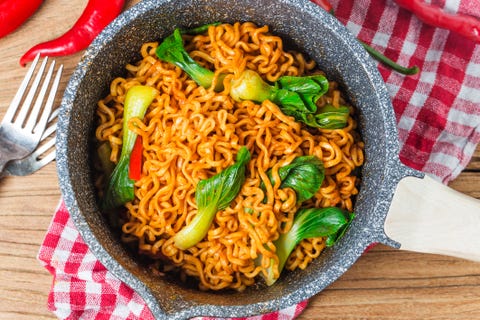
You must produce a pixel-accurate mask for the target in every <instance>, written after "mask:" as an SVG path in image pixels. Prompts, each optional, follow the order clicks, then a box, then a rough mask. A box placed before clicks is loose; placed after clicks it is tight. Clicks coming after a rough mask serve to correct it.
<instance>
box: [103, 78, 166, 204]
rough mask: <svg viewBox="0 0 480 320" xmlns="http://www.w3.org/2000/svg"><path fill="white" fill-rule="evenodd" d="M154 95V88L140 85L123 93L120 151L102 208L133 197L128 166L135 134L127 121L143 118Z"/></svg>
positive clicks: (124, 201) (155, 91)
mask: <svg viewBox="0 0 480 320" xmlns="http://www.w3.org/2000/svg"><path fill="white" fill-rule="evenodd" d="M156 95H157V90H156V89H155V88H152V87H148V86H141V85H138V86H133V87H131V88H130V89H128V91H127V93H126V95H125V103H124V109H123V140H122V152H121V154H120V160H119V161H118V164H117V166H116V167H115V169H114V170H113V172H112V175H111V176H110V180H109V182H108V185H107V190H106V193H105V198H104V199H103V203H102V207H103V209H104V210H109V209H113V208H115V207H118V206H121V205H122V204H124V203H126V202H128V201H131V200H133V198H134V188H133V184H134V181H133V180H132V179H130V178H129V176H128V167H129V162H130V154H131V152H132V149H133V145H134V143H135V139H136V137H137V134H135V133H134V132H132V131H130V130H129V129H128V122H129V121H130V119H132V118H135V117H137V118H140V119H143V117H144V115H145V112H146V110H147V108H148V106H149V105H150V104H151V103H152V101H153V99H154V98H155V96H156Z"/></svg>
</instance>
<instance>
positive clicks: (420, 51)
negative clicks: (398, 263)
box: [38, 0, 480, 320]
mask: <svg viewBox="0 0 480 320" xmlns="http://www.w3.org/2000/svg"><path fill="white" fill-rule="evenodd" d="M430 2H431V3H433V4H437V5H439V6H441V7H444V8H445V10H447V11H450V12H460V13H468V14H471V15H474V16H477V17H480V3H479V1H478V0H448V1H444V0H443V1H442V0H438V1H435V0H432V1H430ZM332 4H333V6H334V9H335V12H336V16H337V18H338V19H339V20H340V21H341V22H342V23H343V24H345V25H346V26H347V28H348V29H349V30H350V31H351V32H352V33H353V34H354V35H355V36H357V37H358V38H359V39H361V40H362V41H364V42H366V43H368V44H370V45H371V46H373V47H374V48H376V49H378V50H379V51H381V52H384V53H385V54H386V55H387V56H389V57H391V58H392V60H394V61H398V62H399V63H401V64H404V65H417V66H419V67H420V69H421V72H420V73H419V74H417V75H415V76H403V75H400V74H398V73H395V72H393V71H391V70H390V69H388V68H386V67H384V66H383V65H379V66H378V67H379V70H380V73H381V75H382V76H383V78H384V80H385V82H386V84H387V88H388V90H389V92H390V95H391V97H392V102H393V106H394V109H395V113H396V116H397V123H398V130H399V136H400V141H401V152H400V158H401V160H402V161H403V162H404V163H405V164H407V165H408V166H410V167H412V168H415V169H418V170H422V171H424V172H427V173H430V174H432V175H434V176H435V177H437V178H438V179H439V180H441V181H443V182H444V183H447V182H449V181H450V180H451V179H453V178H455V177H456V176H457V175H458V174H459V173H460V172H461V171H462V169H463V168H464V167H465V166H466V165H467V164H468V162H469V161H470V158H471V156H472V153H473V151H474V150H475V148H476V146H477V144H478V142H479V141H480V45H478V44H477V45H476V44H474V43H473V42H471V41H468V40H466V39H464V38H462V37H461V36H459V35H456V34H455V33H452V32H449V31H447V30H442V29H438V28H435V27H432V26H428V25H425V24H423V23H422V22H420V21H419V20H418V19H417V18H416V17H415V16H413V15H412V14H411V13H410V12H408V11H406V10H404V9H400V8H399V7H398V6H397V5H396V4H395V3H394V2H393V1H392V0H371V1H370V0H332ZM38 259H39V260H40V261H41V262H42V263H43V264H44V266H45V268H47V269H48V270H49V271H50V272H51V273H52V275H53V276H54V281H53V284H52V288H51V292H50V295H49V297H48V308H49V309H50V310H51V311H52V312H54V313H55V315H56V316H57V317H58V318H60V319H119V320H124V319H129V320H130V319H152V318H153V316H152V314H151V312H150V310H149V309H148V308H147V307H146V305H145V303H144V301H143V300H142V298H141V297H140V296H139V295H138V294H136V293H135V292H134V291H133V290H132V289H131V288H129V287H128V286H127V285H125V284H124V283H122V282H121V281H119V280H118V279H116V278H115V277H114V276H113V275H112V274H111V273H110V272H109V271H107V270H106V269H105V267H104V266H103V265H102V264H101V263H100V262H99V261H98V260H97V259H96V258H95V257H94V256H93V254H92V253H91V251H90V250H89V249H88V247H87V246H86V244H85V243H84V242H83V241H82V238H81V237H80V235H79V233H78V231H77V230H76V229H75V226H74V224H73V222H72V220H71V218H70V216H69V214H68V212H67V210H66V208H65V206H64V204H63V202H62V201H61V202H60V205H59V207H58V208H57V210H56V212H55V216H54V218H53V220H52V223H51V225H50V227H49V229H48V231H47V235H46V237H45V240H44V242H43V244H42V246H41V248H40V252H39V255H38ZM306 305H307V301H304V302H302V303H300V304H298V305H295V306H292V307H290V308H287V309H284V310H280V311H278V312H274V313H271V314H268V315H260V316H257V317H252V318H249V319H257V320H268V319H285V320H289V319H294V318H296V317H297V316H298V315H299V314H300V313H301V312H302V311H303V310H304V309H305V307H306ZM199 319H200V318H199ZM204 320H206V318H204Z"/></svg>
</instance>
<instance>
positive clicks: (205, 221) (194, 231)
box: [174, 147, 250, 250]
mask: <svg viewBox="0 0 480 320" xmlns="http://www.w3.org/2000/svg"><path fill="white" fill-rule="evenodd" d="M249 161H250V152H249V151H248V149H247V148H246V147H241V148H240V149H239V151H238V153H237V158H236V162H235V163H234V164H233V165H231V166H229V167H228V168H226V169H224V170H223V171H221V172H220V173H218V174H216V175H214V176H213V177H210V178H208V179H205V180H201V181H200V182H199V183H198V184H197V188H196V190H195V201H196V202H197V208H198V212H197V214H196V215H195V217H194V218H193V219H192V221H190V223H188V224H187V226H185V227H184V228H183V229H181V230H180V231H179V232H178V233H177V234H176V235H175V236H174V242H175V246H177V248H179V249H182V250H186V249H188V248H190V247H192V246H194V245H195V244H197V243H198V242H200V241H201V240H202V239H203V238H204V237H205V236H206V235H207V233H208V229H210V226H211V225H212V222H213V219H214V218H215V214H216V213H217V211H219V210H223V209H225V208H226V207H228V206H229V205H230V202H232V200H233V199H235V197H236V196H237V194H238V192H239V191H240V189H241V188H242V185H243V182H244V181H245V170H246V166H247V164H248V162H249Z"/></svg>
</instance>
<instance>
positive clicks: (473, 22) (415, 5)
mask: <svg viewBox="0 0 480 320" xmlns="http://www.w3.org/2000/svg"><path fill="white" fill-rule="evenodd" d="M395 1H396V2H397V4H398V5H399V6H400V7H402V8H405V9H407V10H408V11H411V12H412V13H413V14H415V15H416V16H417V17H418V19H420V20H421V21H423V22H424V23H426V24H429V25H431V26H434V27H439V28H443V29H447V30H450V31H453V32H456V33H458V34H460V35H462V36H464V37H466V38H468V39H470V40H472V41H474V42H476V43H480V19H477V18H475V17H473V16H470V15H466V14H451V13H448V12H445V11H443V9H442V8H440V7H437V6H434V5H431V4H428V3H425V2H424V1H420V0H395Z"/></svg>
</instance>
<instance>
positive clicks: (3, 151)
mask: <svg viewBox="0 0 480 320" xmlns="http://www.w3.org/2000/svg"><path fill="white" fill-rule="evenodd" d="M12 152H13V151H12V145H11V144H9V143H8V142H6V141H1V142H0V172H2V171H3V169H4V168H5V165H6V164H7V162H8V161H10V160H11V159H10V157H9V156H8V155H9V154H12Z"/></svg>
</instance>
